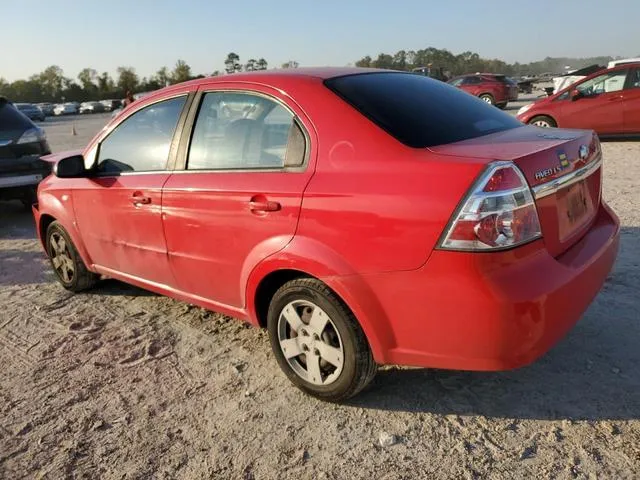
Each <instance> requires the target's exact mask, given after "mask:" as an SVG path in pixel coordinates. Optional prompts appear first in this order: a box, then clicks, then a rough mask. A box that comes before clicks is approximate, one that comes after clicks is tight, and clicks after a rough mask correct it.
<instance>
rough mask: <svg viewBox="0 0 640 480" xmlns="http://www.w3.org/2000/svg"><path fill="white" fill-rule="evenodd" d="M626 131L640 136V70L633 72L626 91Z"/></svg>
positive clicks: (636, 69)
mask: <svg viewBox="0 0 640 480" xmlns="http://www.w3.org/2000/svg"><path fill="white" fill-rule="evenodd" d="M624 131H625V133H634V134H640V68H635V69H634V70H632V71H631V74H630V75H629V78H628V79H627V86H626V88H625V90H624Z"/></svg>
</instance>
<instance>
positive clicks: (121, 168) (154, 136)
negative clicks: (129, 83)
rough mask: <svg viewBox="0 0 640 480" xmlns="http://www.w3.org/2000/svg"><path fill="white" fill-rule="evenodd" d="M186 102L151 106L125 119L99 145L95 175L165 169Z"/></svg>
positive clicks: (182, 98)
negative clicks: (96, 172) (96, 173)
mask: <svg viewBox="0 0 640 480" xmlns="http://www.w3.org/2000/svg"><path fill="white" fill-rule="evenodd" d="M186 99H187V97H186V96H181V97H176V98H172V99H169V100H164V101H162V102H158V103H154V104H152V105H149V106H147V107H144V108H142V109H140V110H138V111H137V112H135V113H134V114H133V115H131V116H130V117H128V118H127V119H125V120H124V121H123V122H122V123H121V124H120V125H118V126H117V127H116V128H115V129H114V130H113V132H111V133H110V134H109V136H107V138H105V139H104V140H103V141H102V142H101V143H100V148H99V151H98V161H97V167H96V168H97V171H98V173H104V174H119V173H122V172H150V171H157V170H164V169H165V168H166V166H167V160H168V158H169V149H170V147H171V140H172V139H173V134H174V132H175V130H176V126H177V125H178V120H179V119H180V114H181V113H182V108H183V107H184V104H185V101H186Z"/></svg>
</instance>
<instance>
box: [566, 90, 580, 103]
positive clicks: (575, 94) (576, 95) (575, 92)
mask: <svg viewBox="0 0 640 480" xmlns="http://www.w3.org/2000/svg"><path fill="white" fill-rule="evenodd" d="M569 96H570V97H571V101H573V102H575V101H576V100H578V99H579V98H580V97H582V96H583V95H582V92H581V91H580V90H578V89H577V88H574V89H573V90H571V93H570V94H569Z"/></svg>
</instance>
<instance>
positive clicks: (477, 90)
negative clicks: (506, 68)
mask: <svg viewBox="0 0 640 480" xmlns="http://www.w3.org/2000/svg"><path fill="white" fill-rule="evenodd" d="M449 85H453V86H454V87H458V88H460V89H462V90H464V91H465V92H467V93H470V94H471V95H475V96H476V97H479V98H480V99H481V100H484V101H485V102H487V103H489V104H491V105H495V106H496V107H498V108H505V107H506V106H507V103H509V102H515V101H516V100H518V84H517V83H516V82H514V81H513V80H511V79H510V78H509V77H507V76H505V75H497V74H495V73H476V74H473V75H462V76H460V77H456V78H454V79H452V80H449Z"/></svg>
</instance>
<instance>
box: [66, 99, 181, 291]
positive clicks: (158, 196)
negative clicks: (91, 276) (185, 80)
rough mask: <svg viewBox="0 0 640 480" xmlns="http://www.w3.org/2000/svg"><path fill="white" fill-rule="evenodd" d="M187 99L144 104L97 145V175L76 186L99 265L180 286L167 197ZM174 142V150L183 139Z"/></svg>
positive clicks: (85, 233) (79, 216)
mask: <svg viewBox="0 0 640 480" xmlns="http://www.w3.org/2000/svg"><path fill="white" fill-rule="evenodd" d="M186 102H187V94H186V93H184V94H178V95H177V96H175V97H173V98H168V99H163V100H160V101H157V102H154V103H151V104H148V105H146V106H143V107H142V108H140V109H138V110H137V111H135V112H134V113H132V114H131V115H130V116H128V117H127V118H126V119H124V120H123V121H122V122H121V123H120V124H118V125H117V126H116V127H115V129H113V131H111V132H109V133H108V134H107V136H106V137H105V138H103V139H101V140H100V142H99V143H98V144H97V145H96V146H95V148H96V149H97V154H96V155H97V159H96V167H95V174H94V175H93V176H92V177H90V178H83V179H78V180H77V182H76V186H75V188H74V190H73V206H74V210H75V214H76V220H77V223H78V228H79V230H80V233H81V234H82V239H83V241H84V244H85V246H86V248H87V251H88V253H89V256H90V257H91V259H92V261H93V263H94V264H96V265H99V266H101V267H104V268H106V269H109V270H113V271H115V272H118V273H120V274H124V275H129V276H132V277H135V278H138V279H142V280H145V281H149V282H154V283H158V284H161V285H168V286H172V285H173V284H174V281H173V277H172V275H171V270H170V268H169V263H168V259H167V248H166V243H165V239H164V232H163V226H162V218H161V208H162V201H161V200H162V186H163V185H164V183H165V182H166V181H167V179H168V178H169V172H168V170H167V165H168V161H169V156H170V152H171V151H172V144H173V138H174V132H175V131H176V128H177V126H178V124H179V122H180V119H181V115H183V111H184V112H185V115H186V109H185V105H186ZM174 145H175V146H174V147H173V150H175V148H176V147H177V142H176V143H175V144H174ZM92 150H93V148H92ZM87 157H91V153H89V154H86V155H85V158H87Z"/></svg>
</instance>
